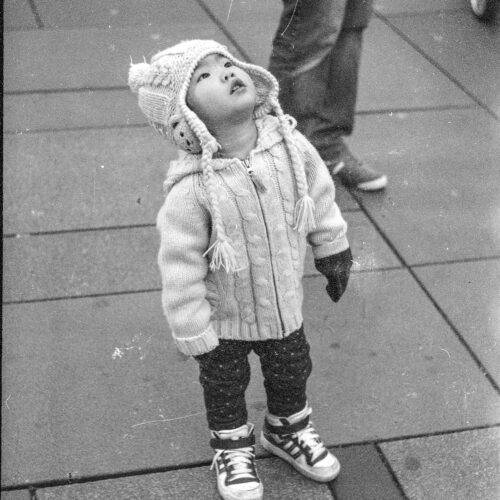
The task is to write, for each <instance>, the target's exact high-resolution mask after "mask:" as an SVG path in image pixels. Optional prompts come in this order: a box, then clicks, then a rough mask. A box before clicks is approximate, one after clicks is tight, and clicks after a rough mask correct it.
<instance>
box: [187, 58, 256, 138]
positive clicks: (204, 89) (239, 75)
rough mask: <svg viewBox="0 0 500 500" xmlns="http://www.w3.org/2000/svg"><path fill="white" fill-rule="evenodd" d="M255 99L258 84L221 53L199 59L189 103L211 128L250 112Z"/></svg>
mask: <svg viewBox="0 0 500 500" xmlns="http://www.w3.org/2000/svg"><path fill="white" fill-rule="evenodd" d="M255 102H256V92H255V85H254V83H253V81H252V79H251V78H250V76H249V75H248V74H247V73H246V72H245V71H243V70H242V69H241V68H238V67H237V66H233V63H232V62H231V61H230V60H229V59H227V58H225V57H223V56H221V55H220V54H211V55H209V56H207V57H205V58H204V59H203V60H202V61H201V62H200V64H199V65H198V67H197V68H196V70H195V72H194V74H193V76H192V78H191V83H190V85H189V90H188V94H187V103H188V105H189V107H190V108H191V109H192V110H193V111H194V112H195V113H196V114H197V115H198V116H199V117H200V119H201V120H202V121H203V122H204V123H205V125H206V126H207V127H208V128H209V129H210V128H211V127H212V128H214V129H217V127H220V125H224V123H225V122H226V123H230V122H231V121H233V120H234V119H235V118H238V117H239V116H242V117H246V115H248V114H249V115H250V116H251V115H252V113H253V110H254V108H255Z"/></svg>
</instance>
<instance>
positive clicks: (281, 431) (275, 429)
mask: <svg viewBox="0 0 500 500" xmlns="http://www.w3.org/2000/svg"><path fill="white" fill-rule="evenodd" d="M308 424H309V415H308V416H307V417H305V418H304V419H302V420H300V421H299V422H295V423H294V424H287V425H271V424H270V423H269V422H268V421H267V419H266V429H267V430H268V431H269V432H271V433H272V434H277V435H278V436H285V435H287V434H294V433H295V432H299V431H301V430H302V429H305V428H306V427H307V425H308Z"/></svg>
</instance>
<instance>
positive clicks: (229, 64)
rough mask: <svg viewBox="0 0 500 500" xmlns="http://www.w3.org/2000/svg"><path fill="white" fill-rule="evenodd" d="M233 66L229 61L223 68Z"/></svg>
mask: <svg viewBox="0 0 500 500" xmlns="http://www.w3.org/2000/svg"><path fill="white" fill-rule="evenodd" d="M232 65H233V63H232V62H231V61H227V62H225V63H224V68H230V67H231V66H232Z"/></svg>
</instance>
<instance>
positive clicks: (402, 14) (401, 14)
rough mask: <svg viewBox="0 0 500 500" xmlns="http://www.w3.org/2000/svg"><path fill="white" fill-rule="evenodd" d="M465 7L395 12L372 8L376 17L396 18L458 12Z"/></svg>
mask: <svg viewBox="0 0 500 500" xmlns="http://www.w3.org/2000/svg"><path fill="white" fill-rule="evenodd" d="M467 10H468V9H467V7H453V8H448V9H447V8H441V9H429V10H423V11H421V12H395V13H392V14H391V13H389V12H385V13H384V12H382V11H381V10H380V9H377V8H376V7H375V8H374V9H373V13H374V14H375V15H376V16H377V17H382V16H384V17H387V18H390V19H393V18H394V19H398V18H403V17H423V16H427V15H430V14H432V15H436V14H447V13H458V12H463V11H467Z"/></svg>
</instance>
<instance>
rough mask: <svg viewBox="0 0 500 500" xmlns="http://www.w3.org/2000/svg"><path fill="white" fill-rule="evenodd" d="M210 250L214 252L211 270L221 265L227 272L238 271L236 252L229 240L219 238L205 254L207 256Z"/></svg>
mask: <svg viewBox="0 0 500 500" xmlns="http://www.w3.org/2000/svg"><path fill="white" fill-rule="evenodd" d="M209 252H212V259H211V261H210V270H211V271H215V270H217V269H220V268H221V267H222V268H223V269H225V270H226V272H227V273H233V272H235V271H236V265H237V264H236V252H235V251H234V248H233V247H232V246H231V244H230V243H229V241H227V240H220V239H218V240H217V241H216V242H215V243H214V244H213V245H212V246H211V247H209V249H208V250H207V251H206V252H205V253H204V254H203V256H206V255H207V254H208V253H209Z"/></svg>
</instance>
